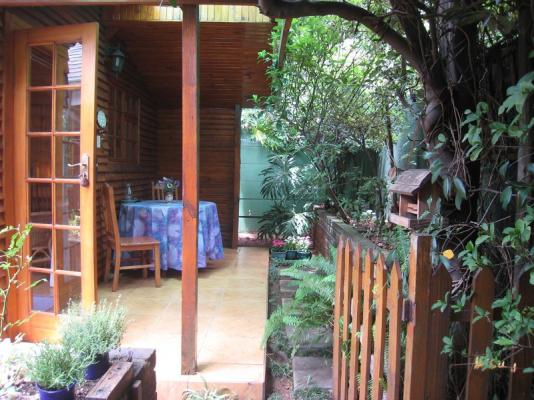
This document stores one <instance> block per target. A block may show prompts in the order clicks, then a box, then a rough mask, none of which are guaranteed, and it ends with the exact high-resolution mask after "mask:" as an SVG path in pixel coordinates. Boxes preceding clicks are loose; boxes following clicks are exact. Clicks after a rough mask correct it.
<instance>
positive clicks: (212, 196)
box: [158, 108, 239, 247]
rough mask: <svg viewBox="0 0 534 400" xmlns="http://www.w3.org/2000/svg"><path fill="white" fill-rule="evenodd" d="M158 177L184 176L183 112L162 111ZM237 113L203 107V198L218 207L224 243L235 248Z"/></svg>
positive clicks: (201, 137)
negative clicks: (233, 238)
mask: <svg viewBox="0 0 534 400" xmlns="http://www.w3.org/2000/svg"><path fill="white" fill-rule="evenodd" d="M158 121H159V130H158V175H159V176H168V177H171V176H172V177H175V178H178V179H180V177H181V176H182V161H181V154H182V143H181V142H182V132H181V127H182V110H181V109H176V108H174V109H160V110H158ZM236 124H237V119H236V110H235V109H228V108H201V110H200V176H199V181H200V186H199V192H200V199H201V200H205V201H213V202H214V203H216V204H217V209H218V212H219V222H220V225H221V231H222V237H223V244H224V246H225V247H231V246H232V235H233V234H234V229H235V227H234V211H235V209H234V201H235V199H234V184H235V178H234V176H235V175H234V173H235V168H236V167H237V168H239V166H236V165H235V160H236V158H235V156H236V151H237V152H239V148H238V147H236V146H235V141H236V135H238V129H239V127H236Z"/></svg>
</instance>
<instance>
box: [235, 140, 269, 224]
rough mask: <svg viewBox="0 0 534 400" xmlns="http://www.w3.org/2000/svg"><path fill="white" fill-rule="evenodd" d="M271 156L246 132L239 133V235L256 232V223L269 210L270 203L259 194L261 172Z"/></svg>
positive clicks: (261, 178)
mask: <svg viewBox="0 0 534 400" xmlns="http://www.w3.org/2000/svg"><path fill="white" fill-rule="evenodd" d="M271 155H272V154H271V153H270V152H269V151H268V150H267V149H265V148H263V147H262V145H261V144H260V143H258V142H256V141H255V140H254V139H253V138H251V136H250V134H249V133H248V132H241V191H240V194H239V233H251V232H257V231H258V226H259V224H258V221H259V219H260V218H261V216H262V215H263V213H264V212H266V211H267V210H269V208H271V204H272V201H271V200H264V199H263V198H262V196H261V194H260V190H261V183H262V181H263V177H262V176H261V175H260V173H261V171H262V170H263V169H265V168H267V167H268V166H269V161H268V160H269V157H270V156H271Z"/></svg>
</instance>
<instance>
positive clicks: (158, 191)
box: [152, 182, 180, 200]
mask: <svg viewBox="0 0 534 400" xmlns="http://www.w3.org/2000/svg"><path fill="white" fill-rule="evenodd" d="M173 195H174V200H180V189H179V188H176V189H174V194H173ZM152 200H165V192H164V190H163V185H161V184H160V183H155V182H152Z"/></svg>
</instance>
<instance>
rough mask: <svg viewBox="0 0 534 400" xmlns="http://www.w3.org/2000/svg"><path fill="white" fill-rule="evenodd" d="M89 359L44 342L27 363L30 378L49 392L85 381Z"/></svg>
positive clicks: (64, 347) (61, 346)
mask: <svg viewBox="0 0 534 400" xmlns="http://www.w3.org/2000/svg"><path fill="white" fill-rule="evenodd" d="M90 363H91V360H90V359H89V358H88V357H84V356H82V355H80V354H79V353H76V352H74V351H72V349H70V348H69V347H68V346H64V345H55V344H51V343H48V342H44V343H42V344H41V345H39V349H38V350H37V352H36V354H34V355H33V357H30V358H29V360H28V361H27V368H28V377H29V379H30V380H32V381H33V382H35V383H37V384H38V385H39V386H40V387H42V388H43V389H47V390H60V389H65V388H67V387H69V386H70V385H72V384H73V383H81V382H83V380H84V373H85V368H87V366H88V365H89V364H90Z"/></svg>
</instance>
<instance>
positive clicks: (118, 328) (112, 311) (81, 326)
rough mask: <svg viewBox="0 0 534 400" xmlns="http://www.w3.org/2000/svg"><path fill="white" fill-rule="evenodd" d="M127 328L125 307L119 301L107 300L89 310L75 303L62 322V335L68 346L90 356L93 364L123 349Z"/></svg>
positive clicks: (70, 306)
mask: <svg viewBox="0 0 534 400" xmlns="http://www.w3.org/2000/svg"><path fill="white" fill-rule="evenodd" d="M125 329H126V310H125V309H124V307H122V306H120V305H119V304H118V302H116V303H108V302H107V301H105V300H104V301H102V302H100V304H98V305H93V306H92V307H91V308H90V309H88V310H84V309H83V308H82V307H81V306H80V305H78V304H73V303H71V304H70V305H69V308H68V310H67V312H66V313H65V314H64V315H62V316H61V322H60V335H61V337H62V341H63V343H64V344H65V346H67V347H69V348H72V349H73V350H74V351H75V352H77V353H80V354H83V355H84V356H87V357H90V359H91V360H92V362H95V361H96V359H97V357H98V356H99V355H102V354H105V353H107V352H108V351H110V350H113V349H115V348H117V347H119V345H120V342H121V340H122V337H123V335H124V331H125Z"/></svg>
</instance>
